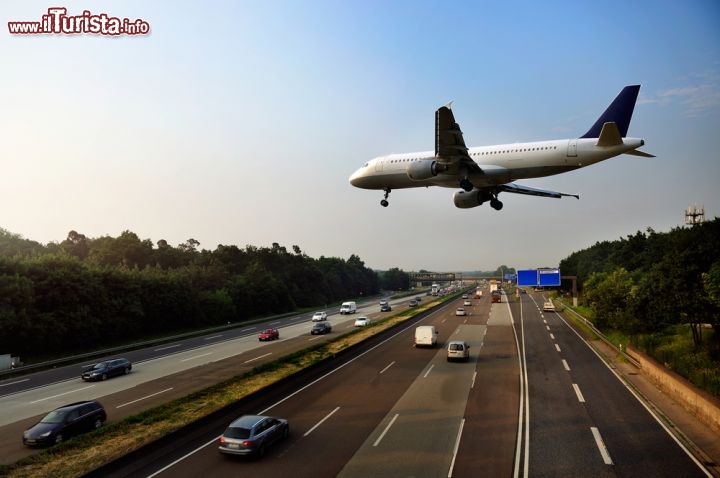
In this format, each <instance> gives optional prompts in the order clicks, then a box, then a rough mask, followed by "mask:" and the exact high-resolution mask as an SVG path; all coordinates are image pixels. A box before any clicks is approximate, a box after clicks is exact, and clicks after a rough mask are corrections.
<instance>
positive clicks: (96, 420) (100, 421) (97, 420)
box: [93, 418, 103, 430]
mask: <svg viewBox="0 0 720 478" xmlns="http://www.w3.org/2000/svg"><path fill="white" fill-rule="evenodd" d="M93 426H94V427H95V429H96V430H97V429H98V428H100V427H101V426H103V421H102V420H100V419H99V418H96V419H95V423H94V424H93Z"/></svg>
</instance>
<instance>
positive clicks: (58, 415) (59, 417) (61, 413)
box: [40, 410, 68, 423]
mask: <svg viewBox="0 0 720 478" xmlns="http://www.w3.org/2000/svg"><path fill="white" fill-rule="evenodd" d="M67 414H68V412H67V411H66V410H53V411H52V412H50V413H48V414H47V415H45V417H44V418H43V419H42V420H40V423H63V422H64V421H65V417H66V416H67Z"/></svg>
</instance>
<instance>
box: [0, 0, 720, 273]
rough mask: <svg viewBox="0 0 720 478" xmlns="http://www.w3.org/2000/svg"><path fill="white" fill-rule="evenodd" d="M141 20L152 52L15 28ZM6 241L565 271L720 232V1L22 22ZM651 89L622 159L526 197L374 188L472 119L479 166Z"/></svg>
mask: <svg viewBox="0 0 720 478" xmlns="http://www.w3.org/2000/svg"><path fill="white" fill-rule="evenodd" d="M54 6H62V7H67V9H68V14H71V15H80V14H82V12H83V10H85V9H88V10H90V11H91V13H93V14H101V13H106V14H107V15H108V16H116V17H119V18H125V17H127V18H129V19H131V20H134V19H138V18H140V19H142V20H144V21H146V22H148V23H149V25H150V29H151V33H150V34H149V35H137V36H119V37H109V36H101V35H91V34H84V35H74V36H70V35H38V36H32V35H11V34H10V33H9V32H8V30H7V22H8V21H40V20H41V18H42V15H43V14H47V9H48V8H49V7H54ZM0 14H1V15H0V16H1V20H2V22H0V24H2V26H3V33H0V58H2V65H1V66H0V72H1V73H2V74H0V108H1V111H2V115H0V148H1V152H0V227H2V228H4V229H7V230H9V231H11V232H13V233H17V234H20V235H22V236H23V237H25V238H28V239H32V240H36V241H39V242H41V243H48V242H51V241H55V242H60V241H62V240H63V239H65V238H66V237H67V234H68V231H70V230H73V229H74V230H76V231H78V232H80V233H82V234H85V235H86V236H88V237H100V236H104V235H111V236H117V235H119V234H120V233H121V232H122V231H124V230H126V229H129V230H131V231H133V232H135V233H136V234H137V235H138V236H140V238H141V239H151V240H152V241H153V242H157V241H158V240H160V239H165V240H167V241H168V242H169V243H170V244H172V245H177V244H179V243H181V242H184V241H185V240H187V239H188V238H194V239H196V240H198V241H199V242H200V247H201V248H205V249H210V250H214V249H215V248H216V247H217V245H218V244H225V245H230V244H235V245H237V246H239V247H245V246H246V245H254V246H259V247H263V246H270V245H271V244H272V243H273V242H278V243H280V244H281V245H283V246H285V247H287V248H288V249H291V246H292V245H298V246H299V247H300V248H301V249H302V250H303V252H305V253H306V254H308V255H310V256H312V257H320V256H332V257H342V258H348V257H349V256H350V255H351V254H357V255H358V256H360V258H361V259H362V260H364V261H365V264H366V265H367V266H369V267H373V268H378V269H387V268H390V267H399V268H401V269H404V270H406V271H413V270H418V269H428V270H434V271H460V270H475V269H482V270H490V269H494V268H495V267H497V266H499V265H500V264H507V265H509V266H514V267H516V268H519V269H527V268H534V267H542V266H554V265H557V263H558V262H559V261H560V260H561V259H563V258H565V257H567V256H568V255H569V254H571V253H572V252H574V251H577V250H580V249H584V248H586V247H589V246H591V245H593V244H595V243H596V242H597V241H603V240H616V239H619V238H620V237H625V236H627V235H629V234H634V233H635V232H637V231H638V230H642V231H644V230H646V229H647V228H649V227H650V228H653V229H654V230H656V231H659V232H665V231H669V230H670V229H671V228H673V227H676V226H679V225H681V224H682V222H683V212H684V210H685V208H687V207H688V206H690V205H692V204H700V205H704V206H705V209H706V214H707V217H708V218H713V217H715V216H718V215H720V154H719V153H718V146H717V142H718V137H719V136H720V2H718V1H716V0H706V1H700V0H698V1H693V0H689V1H687V2H676V1H654V0H653V1H632V2H627V1H621V0H617V1H616V0H608V1H604V2H577V1H566V2H564V1H557V2H556V1H552V2H537V1H534V0H532V1H504V2H481V1H477V2H446V1H392V0H369V1H368V0H362V1H350V0H348V1H338V0H335V1H317V0H293V1H273V0H260V1H243V0H238V1H227V2H220V1H208V2H177V1H174V2H148V1H113V2H108V1H96V0H92V1H90V0H85V1H84V2H77V1H68V2H55V1H53V2H49V3H48V2H39V1H35V0H32V1H25V0H22V1H19V0H14V1H3V2H2V4H0ZM630 84H641V85H642V88H641V90H640V97H639V99H638V104H637V106H636V108H635V114H634V116H633V120H632V123H631V125H630V130H629V135H630V136H635V137H642V138H644V139H645V141H646V146H645V147H644V148H643V150H644V151H647V152H649V153H652V154H655V155H657V158H655V159H645V158H639V157H633V156H620V157H616V158H613V159H610V160H608V161H606V162H603V163H600V164H598V165H595V166H591V167H588V168H584V169H580V170H577V171H574V172H571V173H567V174H563V175H559V176H551V177H547V178H542V179H531V180H525V181H521V183H522V184H525V185H528V186H531V187H539V188H545V189H553V190H557V191H563V192H568V193H579V194H580V200H579V201H578V200H576V199H574V198H564V199H549V198H535V197H524V196H519V195H512V194H503V195H501V196H500V199H501V200H502V201H503V202H504V204H505V207H504V209H503V210H502V211H499V212H498V211H495V210H493V209H491V208H490V207H489V206H488V205H483V206H481V207H478V208H474V209H467V210H460V209H456V208H455V206H454V205H453V203H452V195H453V192H454V190H453V189H446V188H430V189H408V190H395V191H393V192H392V194H391V195H390V206H389V207H387V208H383V207H381V206H380V204H379V202H380V199H382V192H381V191H367V190H361V189H356V188H353V187H352V186H350V184H349V182H348V177H349V175H350V174H351V173H352V172H353V171H355V169H357V168H358V167H360V166H361V165H362V164H363V163H365V162H366V161H367V160H369V159H370V158H373V157H375V156H379V155H382V154H387V153H391V152H410V151H423V150H431V149H432V148H433V145H434V120H435V119H434V112H435V109H436V108H437V107H438V106H441V105H444V104H446V103H447V102H448V101H450V100H453V101H454V103H453V111H454V113H455V118H456V120H457V121H458V122H459V123H460V126H461V127H462V129H463V132H464V136H465V141H466V143H467V144H468V145H469V146H481V145H487V144H496V143H507V142H515V141H533V140H544V139H560V138H574V137H578V136H579V135H581V134H583V133H584V132H585V131H586V130H587V129H588V128H589V127H590V125H592V123H593V122H594V121H595V119H596V118H597V116H598V115H599V114H600V113H601V112H602V111H603V110H604V109H605V107H606V106H607V105H608V104H609V103H610V101H612V99H613V98H614V97H615V96H616V95H617V93H618V92H619V91H620V90H621V89H622V87H624V86H625V85H630Z"/></svg>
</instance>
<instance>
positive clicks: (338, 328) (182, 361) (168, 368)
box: [0, 298, 409, 463]
mask: <svg viewBox="0 0 720 478" xmlns="http://www.w3.org/2000/svg"><path fill="white" fill-rule="evenodd" d="M408 300H409V299H408V298H405V299H399V300H396V301H393V304H394V306H395V307H396V308H407V301H408ZM378 311H379V305H378V304H377V303H375V302H373V303H372V304H371V305H366V306H365V307H362V305H361V308H360V309H359V310H358V313H357V314H353V315H349V316H348V315H340V314H338V313H337V309H335V308H333V309H327V312H328V321H329V322H330V323H331V324H332V325H333V332H332V333H331V334H328V335H310V328H311V327H312V323H311V322H310V317H311V316H312V313H306V314H301V315H296V316H292V317H286V318H283V319H276V320H272V321H267V322H262V323H257V324H252V325H248V326H246V327H239V328H235V329H228V330H224V331H222V332H213V333H211V334H208V335H206V336H201V337H190V338H186V339H181V340H178V341H175V342H171V343H166V344H162V345H157V346H152V347H147V348H143V349H138V350H133V351H129V352H127V353H123V354H122V355H121V356H123V357H126V358H128V359H129V360H130V361H131V362H132V363H133V371H132V372H131V373H130V374H129V375H126V376H121V377H116V378H112V379H109V380H107V381H104V382H83V381H82V380H81V379H80V373H81V370H82V365H66V366H63V367H58V368H54V369H50V370H44V371H41V372H37V373H33V374H29V375H27V376H23V377H15V378H8V379H6V380H2V381H0V431H1V433H0V463H13V462H15V461H17V460H19V459H21V458H23V457H25V456H28V455H30V454H32V453H34V452H35V451H34V450H32V449H29V448H26V447H24V446H23V445H22V442H21V440H20V437H21V436H22V432H23V430H25V429H26V428H28V427H29V426H31V425H32V424H34V423H36V422H37V421H38V420H39V419H40V418H41V417H42V416H43V415H45V414H46V413H47V412H49V411H50V410H53V409H54V408H57V407H60V406H62V405H65V404H67V403H71V402H74V401H79V400H89V399H99V400H100V401H101V403H102V404H103V405H104V406H105V409H106V411H107V413H108V421H117V420H119V419H122V418H124V417H125V416H128V415H130V414H133V413H137V412H140V411H142V410H145V409H148V408H150V407H152V406H156V405H160V404H162V403H165V402H167V401H169V400H171V399H174V398H178V397H182V396H185V395H187V394H189V393H191V392H193V391H196V390H200V389H202V388H204V387H207V386H210V385H213V384H215V383H217V382H219V381H222V380H225V379H229V378H231V377H234V376H236V375H239V374H241V373H243V372H244V371H249V370H250V369H252V368H253V367H254V366H256V365H258V364H260V363H263V362H269V361H271V360H274V359H276V358H278V357H280V356H282V355H284V354H287V353H290V352H293V351H297V350H301V349H303V348H305V347H307V346H308V344H311V343H315V342H316V341H321V340H328V339H330V338H332V337H334V336H336V335H337V334H338V333H339V332H342V331H346V330H348V329H351V328H352V327H353V322H354V320H355V318H356V317H357V316H359V315H362V314H367V315H371V316H378V317H379V316H380V315H381V314H380V313H379V312H378ZM373 314H374V315H373ZM268 327H276V328H278V329H279V330H280V340H278V341H273V342H259V341H258V339H257V336H258V333H259V332H260V331H261V330H263V329H265V328H268ZM115 356H120V355H112V356H108V357H106V358H112V357H115ZM88 363H93V362H88Z"/></svg>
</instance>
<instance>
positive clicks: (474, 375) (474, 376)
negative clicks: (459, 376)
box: [470, 370, 477, 388]
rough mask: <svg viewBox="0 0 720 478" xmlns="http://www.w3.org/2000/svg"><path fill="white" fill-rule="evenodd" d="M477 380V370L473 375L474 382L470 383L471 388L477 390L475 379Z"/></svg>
mask: <svg viewBox="0 0 720 478" xmlns="http://www.w3.org/2000/svg"><path fill="white" fill-rule="evenodd" d="M476 378H477V370H476V371H475V373H473V378H472V382H470V388H475V379H476Z"/></svg>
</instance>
